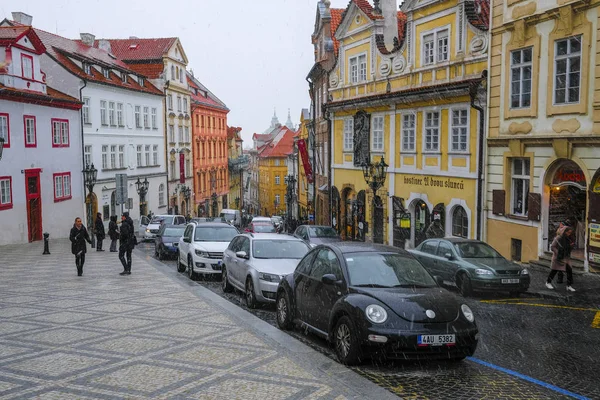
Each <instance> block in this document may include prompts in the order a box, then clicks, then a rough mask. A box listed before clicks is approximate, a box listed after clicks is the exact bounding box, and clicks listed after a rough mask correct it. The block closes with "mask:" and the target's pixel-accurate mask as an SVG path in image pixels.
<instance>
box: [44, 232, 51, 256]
mask: <svg viewBox="0 0 600 400" xmlns="http://www.w3.org/2000/svg"><path fill="white" fill-rule="evenodd" d="M49 237H50V234H49V233H48V232H44V252H43V253H42V254H50V248H49V243H48V242H49V239H48V238H49Z"/></svg>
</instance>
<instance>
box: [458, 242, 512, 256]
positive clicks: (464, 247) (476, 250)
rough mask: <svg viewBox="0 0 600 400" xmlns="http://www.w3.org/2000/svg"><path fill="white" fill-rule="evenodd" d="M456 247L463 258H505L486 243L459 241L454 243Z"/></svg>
mask: <svg viewBox="0 0 600 400" xmlns="http://www.w3.org/2000/svg"><path fill="white" fill-rule="evenodd" d="M454 248H456V251H457V252H458V254H459V255H460V256H461V257H462V258H504V257H502V256H501V255H500V254H499V253H498V252H497V251H496V250H494V249H493V248H492V247H490V246H489V245H487V244H485V243H477V242H459V243H454Z"/></svg>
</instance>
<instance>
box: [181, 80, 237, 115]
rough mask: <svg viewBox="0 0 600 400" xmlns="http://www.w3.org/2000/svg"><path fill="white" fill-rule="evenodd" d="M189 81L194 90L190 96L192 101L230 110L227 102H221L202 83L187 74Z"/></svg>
mask: <svg viewBox="0 0 600 400" xmlns="http://www.w3.org/2000/svg"><path fill="white" fill-rule="evenodd" d="M187 81H188V85H189V86H190V88H192V90H190V97H191V99H192V103H196V104H202V105H204V106H208V107H214V108H218V109H220V110H225V111H229V109H228V108H227V107H226V106H225V104H223V103H220V102H219V101H217V100H215V99H213V98H212V97H211V95H210V94H209V92H208V89H206V88H204V87H200V85H198V84H197V83H196V82H194V78H192V77H190V76H187Z"/></svg>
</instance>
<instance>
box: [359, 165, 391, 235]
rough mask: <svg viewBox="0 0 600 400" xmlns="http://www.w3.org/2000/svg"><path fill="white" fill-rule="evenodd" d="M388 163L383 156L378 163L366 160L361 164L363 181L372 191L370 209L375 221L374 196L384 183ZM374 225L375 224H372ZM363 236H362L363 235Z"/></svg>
mask: <svg viewBox="0 0 600 400" xmlns="http://www.w3.org/2000/svg"><path fill="white" fill-rule="evenodd" d="M387 167H388V165H387V164H386V163H385V161H384V160H383V156H382V157H381V160H379V162H378V163H376V164H372V163H371V162H370V161H366V162H364V163H363V164H362V170H363V176H364V178H365V182H366V183H367V185H369V187H370V188H371V190H372V191H373V204H372V207H371V208H372V211H371V216H372V218H371V221H372V222H373V223H374V222H375V206H376V203H375V198H376V196H377V191H378V190H379V189H380V188H381V187H382V186H383V184H384V183H385V178H386V173H387ZM373 226H375V224H373ZM374 237H375V235H374ZM363 238H364V236H363Z"/></svg>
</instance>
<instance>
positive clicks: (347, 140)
mask: <svg viewBox="0 0 600 400" xmlns="http://www.w3.org/2000/svg"><path fill="white" fill-rule="evenodd" d="M342 140H343V146H342V147H343V151H344V152H351V151H354V118H352V117H349V118H345V119H344V126H343V136H342Z"/></svg>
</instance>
